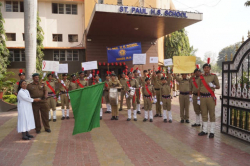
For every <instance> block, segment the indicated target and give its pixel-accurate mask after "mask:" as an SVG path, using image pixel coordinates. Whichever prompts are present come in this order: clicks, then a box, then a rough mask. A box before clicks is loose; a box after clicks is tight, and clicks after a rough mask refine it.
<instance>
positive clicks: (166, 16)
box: [86, 4, 203, 39]
mask: <svg viewBox="0 0 250 166" xmlns="http://www.w3.org/2000/svg"><path fill="white" fill-rule="evenodd" d="M202 19H203V14H202V13H191V12H184V11H177V10H175V11H171V10H164V9H153V8H139V7H132V6H117V5H106V4H96V5H95V7H94V10H93V13H92V15H91V18H90V22H89V25H88V27H87V29H86V33H87V37H90V36H107V35H108V36H110V35H113V36H117V37H144V38H156V39H157V38H159V37H162V36H165V35H167V34H170V33H172V32H174V31H177V30H180V29H182V28H185V27H187V26H189V25H192V24H194V23H197V22H199V21H202Z"/></svg>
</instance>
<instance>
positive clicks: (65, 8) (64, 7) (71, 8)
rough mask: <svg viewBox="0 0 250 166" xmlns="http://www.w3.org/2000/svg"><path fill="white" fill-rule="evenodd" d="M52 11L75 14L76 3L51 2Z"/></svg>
mask: <svg viewBox="0 0 250 166" xmlns="http://www.w3.org/2000/svg"><path fill="white" fill-rule="evenodd" d="M52 13H54V14H74V15H77V5H74V4H59V3H52Z"/></svg>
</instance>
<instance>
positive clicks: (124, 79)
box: [119, 71, 128, 111]
mask: <svg viewBox="0 0 250 166" xmlns="http://www.w3.org/2000/svg"><path fill="white" fill-rule="evenodd" d="M121 76H122V78H121V79H120V83H121V85H122V88H121V100H120V109H119V111H122V106H123V99H124V96H125V93H126V92H125V90H124V88H125V86H126V84H127V81H128V79H126V75H125V73H124V71H123V73H122V75H121Z"/></svg>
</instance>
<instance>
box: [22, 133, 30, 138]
mask: <svg viewBox="0 0 250 166" xmlns="http://www.w3.org/2000/svg"><path fill="white" fill-rule="evenodd" d="M22 136H23V137H22V139H23V140H30V138H29V137H28V136H27V135H26V132H22Z"/></svg>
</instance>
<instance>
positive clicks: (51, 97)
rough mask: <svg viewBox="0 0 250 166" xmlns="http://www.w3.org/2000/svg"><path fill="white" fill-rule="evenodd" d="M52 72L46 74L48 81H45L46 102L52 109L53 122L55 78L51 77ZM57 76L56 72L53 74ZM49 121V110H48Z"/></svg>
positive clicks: (54, 117)
mask: <svg viewBox="0 0 250 166" xmlns="http://www.w3.org/2000/svg"><path fill="white" fill-rule="evenodd" d="M52 74H53V72H52V73H49V74H48V75H47V78H48V81H46V85H47V92H48V98H47V103H48V105H49V109H51V110H52V111H53V122H56V82H57V80H55V79H53V76H52ZM55 76H56V77H57V74H55ZM49 121H51V112H50V110H49Z"/></svg>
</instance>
